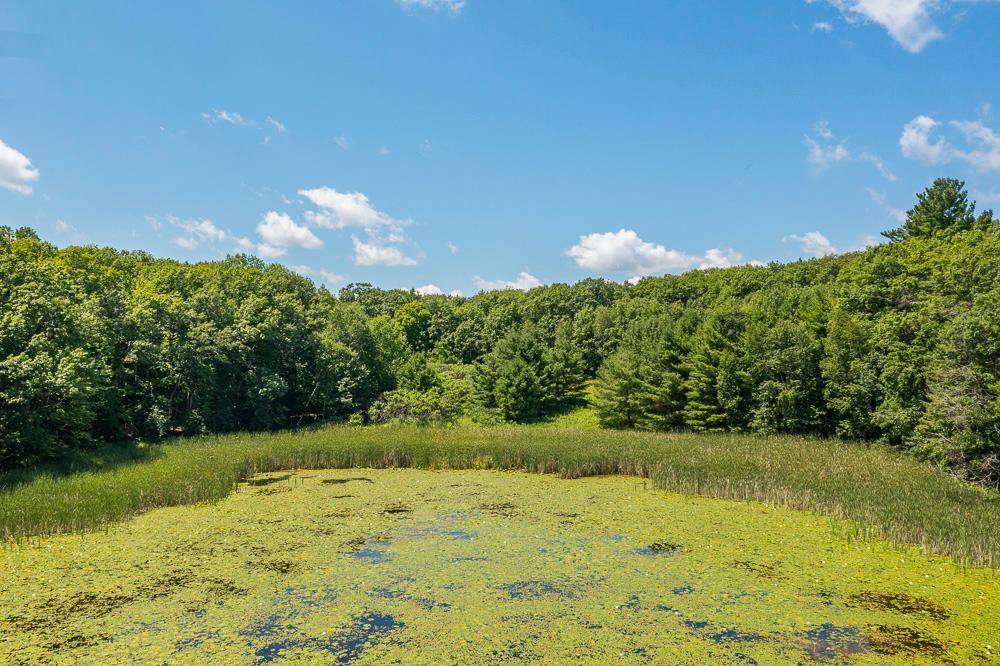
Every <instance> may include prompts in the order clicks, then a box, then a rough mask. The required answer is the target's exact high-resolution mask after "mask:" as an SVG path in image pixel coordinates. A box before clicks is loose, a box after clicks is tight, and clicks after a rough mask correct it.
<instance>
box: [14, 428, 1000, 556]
mask: <svg viewBox="0 0 1000 666" xmlns="http://www.w3.org/2000/svg"><path fill="white" fill-rule="evenodd" d="M411 466H412V467H420V468H453V469H468V468H487V469H517V470H527V471H534V472H541V473H557V474H560V475H562V476H565V477H581V476H590V475H598V474H635V475H640V476H646V477H649V478H650V479H652V481H653V482H654V484H655V485H656V486H658V487H661V488H664V489H670V490H675V491H680V492H686V493H694V494H701V495H708V496H714V497H723V498H731V499H755V500H760V501H764V502H769V503H772V504H776V505H780V506H785V507H791V508H799V509H811V510H814V511H817V512H819V513H822V514H826V515H830V516H835V517H839V518H847V519H851V520H853V521H856V523H857V530H858V534H859V536H865V535H869V534H877V535H880V536H882V537H884V538H887V539H889V540H892V541H895V542H899V543H915V544H918V545H920V546H923V547H924V548H926V549H927V550H929V551H931V552H936V553H942V554H947V555H950V556H951V557H953V558H955V559H956V560H958V561H961V562H968V563H973V564H983V565H990V566H996V565H998V564H1000V498H998V496H997V495H996V494H993V493H989V492H987V491H984V490H982V489H980V488H974V487H971V486H968V485H966V484H963V483H960V482H958V481H956V480H954V479H952V478H951V477H948V476H946V475H944V474H941V473H939V472H937V471H935V470H933V469H931V468H929V467H927V466H925V465H922V464H920V463H918V462H916V461H914V460H912V459H910V458H906V457H903V456H901V455H898V454H895V453H893V452H891V451H886V450H883V449H881V448H878V447H869V446H862V445H856V444H848V443H841V442H831V441H819V440H809V439H802V438H792V437H770V438H759V437H745V436H738V435H728V434H721V435H683V434H664V435H657V434H639V433H634V432H614V431H597V430H579V429H563V428H557V427H514V426H510V427H500V428H477V427H456V428H418V427H380V428H374V427H369V428H352V427H327V428H322V429H317V430H309V431H304V432H296V433H281V434H254V435H231V436H225V437H205V438H195V439H189V440H185V441H180V442H171V443H168V444H162V445H152V446H150V447H148V448H146V449H144V450H142V451H140V452H138V453H136V452H131V453H129V454H127V455H126V454H122V453H120V452H119V453H116V454H114V455H112V456H111V457H110V458H109V459H108V460H106V461H104V460H100V459H96V460H95V459H91V460H87V461H83V462H81V463H80V466H79V467H78V469H81V468H82V471H74V472H72V473H69V474H62V473H59V472H53V473H43V474H35V475H24V474H21V475H18V476H13V475H12V476H8V477H6V478H4V479H0V485H2V487H3V490H2V491H0V534H2V535H3V536H4V537H6V538H7V539H17V538H22V537H25V536H31V535H38V534H45V533H53V532H65V531H76V530H87V529H94V528H97V527H100V526H101V525H104V524H106V523H108V522H110V521H115V520H121V519H123V518H127V517H129V516H131V515H134V514H136V513H138V512H141V511H144V510H148V509H151V508H154V507H160V506H169V505H175V504H186V503H192V502H202V501H212V500H217V499H219V498H221V497H223V496H225V495H226V494H228V493H230V492H231V491H232V490H233V488H234V486H235V484H236V483H237V482H238V481H239V480H241V479H244V478H246V477H248V476H250V475H252V474H254V473H256V472H261V471H276V470H281V469H292V468H342V467H411ZM88 468H89V469H88Z"/></svg>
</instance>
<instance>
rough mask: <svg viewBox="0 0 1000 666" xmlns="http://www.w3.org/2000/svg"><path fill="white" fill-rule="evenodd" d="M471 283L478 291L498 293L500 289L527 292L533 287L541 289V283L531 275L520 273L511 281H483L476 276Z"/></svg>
mask: <svg viewBox="0 0 1000 666" xmlns="http://www.w3.org/2000/svg"><path fill="white" fill-rule="evenodd" d="M472 281H473V282H474V283H475V285H476V288H477V289H479V290H480V291H499V290H501V289H519V290H520V291H528V290H529V289H534V288H535V287H541V286H542V282H541V280H539V279H538V278H536V277H535V276H534V275H532V274H531V273H527V272H525V271H521V272H520V273H518V274H517V277H516V278H514V279H513V280H484V279H483V278H481V277H479V276H478V275H477V276H475V277H474V278H473V279H472Z"/></svg>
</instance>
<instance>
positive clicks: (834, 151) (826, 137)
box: [803, 120, 896, 180]
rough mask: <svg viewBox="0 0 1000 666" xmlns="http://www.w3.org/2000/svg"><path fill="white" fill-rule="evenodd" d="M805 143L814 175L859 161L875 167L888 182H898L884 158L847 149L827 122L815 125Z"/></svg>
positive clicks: (871, 153) (805, 138)
mask: <svg viewBox="0 0 1000 666" xmlns="http://www.w3.org/2000/svg"><path fill="white" fill-rule="evenodd" d="M803 141H804V142H805V144H806V146H808V148H809V152H808V154H807V156H806V159H807V160H808V161H809V163H810V164H812V166H813V173H817V174H818V173H821V172H823V171H825V170H826V169H828V168H830V167H831V166H832V165H834V164H836V163H838V162H848V161H851V160H858V161H861V162H868V163H869V164H871V165H872V166H874V167H875V168H876V169H877V170H878V172H879V173H880V174H882V176H883V177H884V178H885V179H886V180H896V174H894V173H893V172H892V170H891V169H889V167H888V166H886V164H885V162H883V161H882V158H880V157H879V156H878V155H876V154H875V153H873V152H871V151H870V150H862V151H860V152H858V153H854V152H852V151H851V150H850V149H849V148H848V147H847V141H846V140H844V139H838V138H836V137H835V136H834V134H833V130H831V129H830V123H829V122H827V121H826V120H820V121H819V122H817V123H816V124H815V125H813V128H812V133H811V134H807V135H806V136H805V137H804V138H803Z"/></svg>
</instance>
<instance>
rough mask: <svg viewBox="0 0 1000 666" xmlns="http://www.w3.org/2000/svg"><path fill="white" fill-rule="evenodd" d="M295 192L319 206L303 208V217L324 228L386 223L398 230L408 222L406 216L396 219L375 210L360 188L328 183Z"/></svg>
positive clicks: (366, 226)
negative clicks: (340, 189) (341, 189)
mask: <svg viewBox="0 0 1000 666" xmlns="http://www.w3.org/2000/svg"><path fill="white" fill-rule="evenodd" d="M299 194H300V195H301V196H303V197H305V198H306V199H308V200H309V201H311V202H312V203H313V204H315V205H316V207H317V208H319V209H320V211H319V212H315V211H308V212H306V219H307V220H309V221H310V222H312V223H313V224H315V225H316V226H319V227H325V228H327V229H343V228H345V227H361V228H364V229H371V228H376V227H389V228H390V229H391V230H392V229H395V230H399V229H400V228H401V227H403V226H405V225H407V224H409V222H410V220H399V219H396V218H394V217H392V216H390V215H388V214H387V213H383V212H382V211H380V210H377V209H376V208H375V207H374V206H372V204H371V202H370V201H369V200H368V197H366V196H365V195H364V194H362V193H361V192H338V191H337V190H335V189H334V188H332V187H318V188H315V189H312V190H299Z"/></svg>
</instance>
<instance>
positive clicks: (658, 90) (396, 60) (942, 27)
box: [0, 0, 1000, 294]
mask: <svg viewBox="0 0 1000 666" xmlns="http://www.w3.org/2000/svg"><path fill="white" fill-rule="evenodd" d="M998 33H1000V3H998V2H990V1H988V0H980V1H978V2H975V1H965V2H957V1H950V0H938V1H934V0H813V1H812V2H808V1H805V0H774V1H772V2H706V1H705V0H683V1H678V2H669V3H668V2H638V1H636V2H626V3H617V2H614V3H613V2H606V1H601V2H597V1H590V2H583V1H581V0H565V1H558V0H542V1H539V0H530V1H529V0H504V1H502V2H501V1H499V0H465V1H464V2H463V1H462V0H365V1H361V0H357V1H348V2H314V3H306V2H283V3H277V2H275V3H246V2H211V3H203V2H170V3H167V2H160V3H153V2H141V3H137V2H131V1H124V0H123V1H121V2H97V1H96V0H95V1H94V2H88V3H80V2H66V3H57V2H48V3H39V2H13V3H4V4H2V5H0V224H4V225H9V226H14V227H17V226H25V225H27V226H31V227H34V228H35V229H36V230H38V232H39V233H40V234H41V235H42V236H43V237H44V238H46V239H48V240H51V241H52V242H55V243H57V244H59V245H67V244H71V243H94V244H99V245H112V246H115V247H120V248H130V249H146V250H149V251H151V252H153V253H154V254H156V255H160V256H170V257H175V258H178V259H182V260H192V261H193V260H201V259H214V258H219V257H222V256H225V255H226V254H229V253H233V252H240V251H246V252H252V253H255V254H258V255H259V256H261V257H263V258H265V259H267V260H268V261H279V262H281V263H284V264H286V265H289V266H293V267H295V268H296V270H299V271H300V272H303V273H305V274H308V275H309V276H310V277H312V278H313V279H315V280H317V281H318V282H325V283H327V284H328V285H329V286H331V288H334V289H336V288H338V287H339V286H342V284H343V283H345V282H347V281H365V282H372V283H375V284H377V285H380V286H384V287H404V288H410V287H422V288H425V290H427V291H435V290H441V291H444V292H446V293H447V292H451V291H453V290H459V291H461V292H462V293H465V294H471V293H475V292H476V291H477V290H479V289H483V288H495V287H501V286H515V287H527V286H532V285H534V284H538V283H543V284H547V283H550V282H557V281H563V282H566V281H575V280H578V279H582V278H584V277H587V276H606V277H610V278H613V279H617V280H624V279H629V278H632V277H635V276H640V275H647V274H662V273H666V272H680V271H683V270H687V269H690V268H698V267H704V266H724V265H730V264H735V263H743V262H748V261H765V262H766V261H771V260H779V261H787V260H791V259H794V258H797V257H805V256H813V255H820V254H824V253H827V252H831V251H843V250H848V249H854V248H857V247H861V246H864V245H865V244H866V243H870V242H875V240H874V239H876V238H877V236H878V234H879V232H880V231H882V230H884V229H887V228H890V227H892V226H895V225H896V224H897V223H898V222H897V219H898V217H899V215H900V214H901V211H903V210H905V209H907V208H909V207H910V205H911V204H912V201H913V199H914V193H915V192H916V191H918V190H920V189H922V188H923V187H925V186H926V185H927V184H928V183H929V182H930V180H931V179H933V178H934V177H935V176H939V175H949V176H957V177H960V178H962V179H964V180H966V181H967V183H968V187H969V189H970V190H971V191H972V193H973V196H974V197H975V198H977V199H978V200H979V202H980V208H984V207H990V206H992V207H1000V117H998V115H1000V107H998V108H997V109H996V110H993V109H992V108H991V105H993V104H1000V100H997V99H995V97H996V94H997V91H998V90H1000V76H998V74H997V66H998V64H1000V63H998V59H997V55H996V35H997V34H998Z"/></svg>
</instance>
